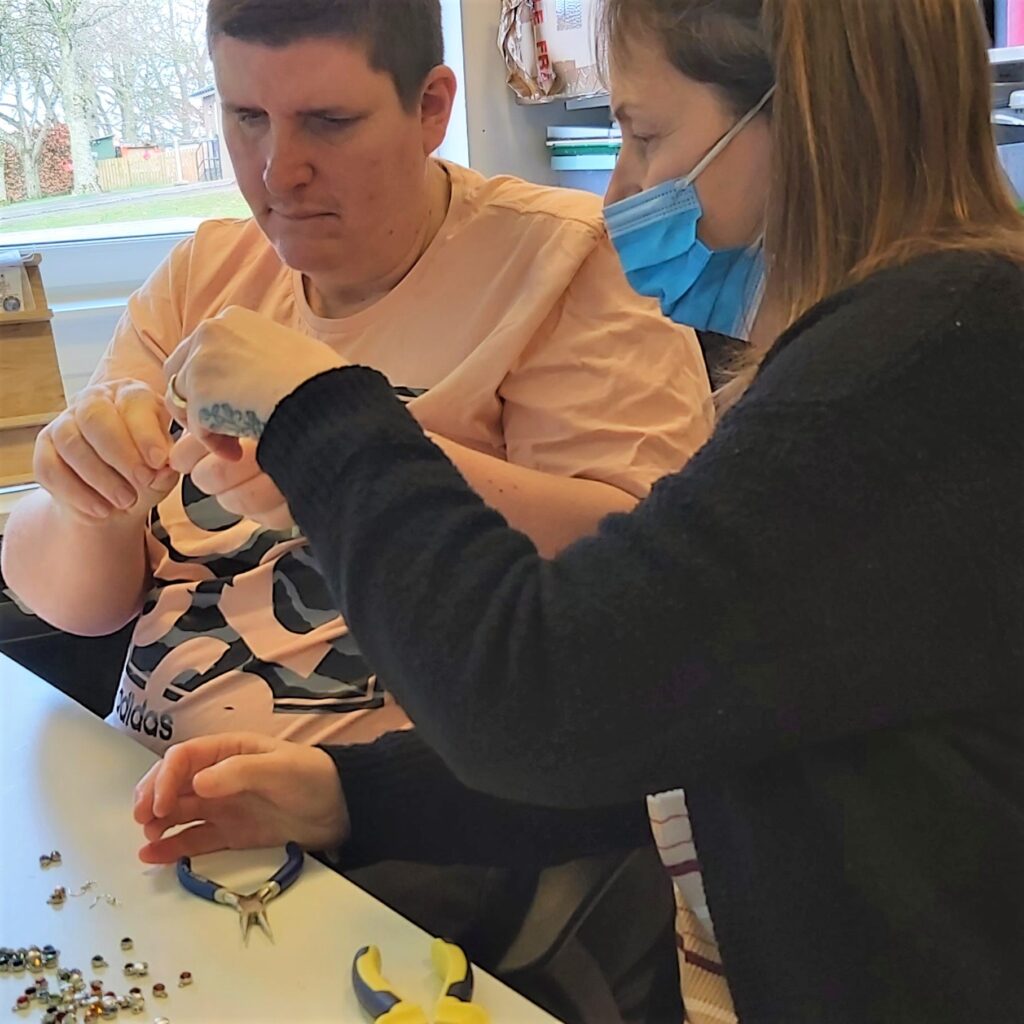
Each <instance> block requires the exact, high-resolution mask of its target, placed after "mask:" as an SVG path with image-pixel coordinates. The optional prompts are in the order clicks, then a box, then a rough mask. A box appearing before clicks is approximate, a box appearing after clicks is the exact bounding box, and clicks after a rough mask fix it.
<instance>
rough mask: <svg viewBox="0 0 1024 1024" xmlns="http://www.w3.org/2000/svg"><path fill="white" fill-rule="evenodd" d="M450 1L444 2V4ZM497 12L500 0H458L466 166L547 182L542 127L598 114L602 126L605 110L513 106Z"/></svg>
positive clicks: (592, 120) (589, 120)
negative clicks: (463, 57) (463, 76)
mask: <svg viewBox="0 0 1024 1024" xmlns="http://www.w3.org/2000/svg"><path fill="white" fill-rule="evenodd" d="M454 3H455V0H449V6H452V5H453V4H454ZM500 14H501V0H462V43H463V50H464V54H465V79H466V89H465V95H466V119H467V125H468V135H469V160H470V165H471V166H472V167H473V168H474V169H476V170H478V171H480V173H481V174H486V175H492V174H515V175H518V176H519V177H521V178H527V179H529V180H530V181H536V182H540V183H542V184H549V185H553V184H556V180H555V175H554V172H553V171H552V170H551V163H550V159H549V157H548V151H547V148H546V147H545V145H544V143H545V142H546V140H547V135H546V133H547V127H548V125H552V124H599V123H601V120H602V116H603V118H604V123H605V124H607V118H608V114H607V110H604V111H601V110H596V111H595V110H589V111H587V110H583V111H567V110H566V109H565V103H564V102H561V101H555V102H553V103H546V104H542V105H537V106H521V105H519V104H517V103H516V101H515V98H514V96H513V93H512V90H511V89H509V88H508V86H507V85H506V84H505V62H504V60H503V59H502V56H501V53H500V51H499V50H498V21H499V16H500Z"/></svg>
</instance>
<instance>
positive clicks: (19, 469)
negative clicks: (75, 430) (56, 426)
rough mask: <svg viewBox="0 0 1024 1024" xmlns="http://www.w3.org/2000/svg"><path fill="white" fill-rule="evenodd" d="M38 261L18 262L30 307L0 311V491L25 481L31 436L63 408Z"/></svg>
mask: <svg viewBox="0 0 1024 1024" xmlns="http://www.w3.org/2000/svg"><path fill="white" fill-rule="evenodd" d="M39 262H40V259H39V256H38V255H34V256H31V257H29V258H27V259H26V260H25V261H24V266H25V271H26V274H27V276H28V284H29V288H30V289H31V294H32V301H33V308H32V309H31V310H22V311H20V312H18V313H0V487H5V486H9V485H12V484H24V483H31V481H32V457H33V453H34V451H35V444H36V436H37V435H38V434H39V431H40V430H41V429H42V428H43V427H45V426H46V425H47V424H48V423H50V422H51V421H52V420H53V419H54V418H55V417H56V416H58V415H59V414H60V413H61V412H63V410H64V409H65V408H66V401H65V398H64V384H63V381H62V380H61V375H60V365H59V364H58V362H57V349H56V346H55V344H54V340H53V328H52V327H51V326H50V321H51V320H52V318H53V313H52V312H51V310H50V305H49V303H48V302H47V300H46V290H45V289H44V288H43V279H42V275H41V274H40V272H39Z"/></svg>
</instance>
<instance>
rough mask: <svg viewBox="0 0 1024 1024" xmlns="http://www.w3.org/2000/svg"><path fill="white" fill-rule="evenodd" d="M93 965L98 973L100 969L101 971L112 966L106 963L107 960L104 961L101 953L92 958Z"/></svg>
mask: <svg viewBox="0 0 1024 1024" xmlns="http://www.w3.org/2000/svg"><path fill="white" fill-rule="evenodd" d="M92 965H93V967H94V968H95V969H96V970H97V971H98V970H99V969H100V968H101V967H109V966H110V964H108V963H107V961H106V960H104V958H103V955H102V954H101V953H97V954H96V955H95V956H94V957H93V958H92Z"/></svg>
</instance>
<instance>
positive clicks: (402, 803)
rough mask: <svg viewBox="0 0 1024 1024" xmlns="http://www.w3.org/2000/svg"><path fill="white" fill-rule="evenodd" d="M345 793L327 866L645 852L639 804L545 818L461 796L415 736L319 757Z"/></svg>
mask: <svg viewBox="0 0 1024 1024" xmlns="http://www.w3.org/2000/svg"><path fill="white" fill-rule="evenodd" d="M324 749H325V750H326V751H327V753H328V754H329V755H330V756H331V758H332V759H333V761H334V763H335V766H336V767H337V769H338V774H339V775H340V777H341V781H342V785H343V786H344V788H345V797H346V801H347V803H348V814H349V819H350V823H351V826H352V839H351V840H350V841H349V842H348V843H347V844H346V845H345V847H344V849H342V850H341V851H340V855H339V856H338V857H337V858H336V862H337V866H339V867H343V868H354V867H360V866H362V865H364V864H370V863H374V862H376V861H379V860H392V859H394V860H411V861H418V862H421V863H427V864H453V863H457V864H481V865H486V866H488V867H516V868H527V867H532V868H538V869H539V868H542V867H547V866H548V865H552V864H561V863H563V862H565V861H569V860H574V859H576V858H577V857H586V856H591V855H597V854H603V853H611V852H615V851H620V852H621V851H626V850H634V849H639V848H641V847H643V846H646V845H648V844H650V842H651V831H650V825H649V824H648V820H647V814H646V811H645V809H644V803H643V801H641V800H633V801H631V802H630V803H629V804H627V805H625V806H620V807H600V808H596V809H583V810H560V809H559V810H553V809H552V808H550V807H536V806H531V805H529V804H522V803H517V802H514V801H509V800H501V799H498V798H496V797H490V796H487V795H485V794H483V793H478V792H475V791H473V790H471V789H468V788H466V787H465V786H463V785H462V784H461V783H460V782H459V781H458V780H457V779H456V778H455V776H454V775H453V774H452V773H451V771H450V770H449V769H448V768H447V767H446V766H445V764H444V762H443V761H442V760H441V758H440V757H438V755H437V754H435V753H434V752H433V751H432V750H430V748H429V747H427V746H426V744H425V743H424V742H423V740H422V738H421V737H420V736H419V735H418V734H417V732H416V731H415V730H407V731H404V732H396V733H391V734H389V735H387V736H383V737H382V738H381V739H379V740H377V742H376V743H372V744H367V745H365V746H347V747H325V748H324Z"/></svg>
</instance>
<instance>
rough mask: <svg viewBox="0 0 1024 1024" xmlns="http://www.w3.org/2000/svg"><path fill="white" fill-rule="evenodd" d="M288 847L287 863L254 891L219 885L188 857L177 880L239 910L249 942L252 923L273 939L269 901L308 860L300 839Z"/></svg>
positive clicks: (239, 920) (180, 868) (181, 865)
mask: <svg viewBox="0 0 1024 1024" xmlns="http://www.w3.org/2000/svg"><path fill="white" fill-rule="evenodd" d="M285 849H286V852H287V854H288V859H287V860H286V861H285V863H284V865H283V866H282V867H281V868H280V869H279V870H278V871H277V872H276V874H275V875H274V876H273V877H272V878H270V879H268V880H267V881H266V882H264V883H263V885H261V886H260V887H259V888H258V889H257V890H256V891H255V892H250V893H240V892H235V891H234V890H233V889H228V888H226V887H225V886H223V885H218V884H217V883H216V882H214V881H211V880H210V879H209V878H204V877H203V876H202V875H197V874H196V873H195V872H194V871H193V870H192V861H191V859H190V858H189V857H182V858H181V859H180V860H179V861H178V881H179V882H181V884H182V885H183V886H184V887H185V888H186V889H187V890H188V891H189V892H191V893H193V894H195V895H196V896H201V897H202V898H203V899H205V900H210V901H211V902H213V903H220V904H222V905H223V906H225V907H232V908H233V909H234V910H236V911H237V912H238V925H239V928H240V929H241V931H242V940H243V942H244V943H245V944H246V945H247V946H248V945H249V932H250V931H251V930H252V927H253V925H256V926H257V927H258V928H259V929H260V930H261V931H262V932H263V934H264V935H266V936H267V938H268V939H270V941H271V942H273V941H274V933H273V931H272V930H271V928H270V922H269V921H268V920H267V904H268V903H269V902H270V901H271V900H272V899H275V898H276V897H278V896H280V895H281V893H283V892H284V891H285V889H287V888H288V887H289V886H290V885H291V884H292V883H293V882H294V881H295V880H296V879H297V878H298V877H299V875H300V874H301V872H302V867H303V864H304V863H305V855H304V854H303V852H302V847H301V846H299V845H298V843H289V844H288V845H287V847H285Z"/></svg>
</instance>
